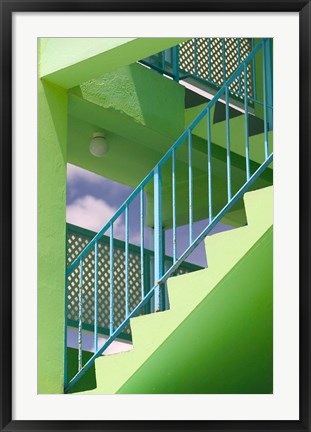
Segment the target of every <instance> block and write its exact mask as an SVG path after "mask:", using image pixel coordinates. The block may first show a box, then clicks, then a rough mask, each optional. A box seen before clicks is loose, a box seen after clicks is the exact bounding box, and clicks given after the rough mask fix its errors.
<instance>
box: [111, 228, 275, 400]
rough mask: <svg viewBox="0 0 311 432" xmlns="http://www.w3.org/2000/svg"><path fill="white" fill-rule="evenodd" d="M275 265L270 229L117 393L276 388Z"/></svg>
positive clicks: (242, 391) (229, 391)
mask: <svg viewBox="0 0 311 432" xmlns="http://www.w3.org/2000/svg"><path fill="white" fill-rule="evenodd" d="M272 267H273V256H272V229H270V230H269V231H268V232H267V233H266V234H265V235H264V236H263V237H262V238H261V239H260V240H259V242H257V243H256V245H255V246H254V247H253V248H252V249H251V250H250V251H249V252H248V254H247V255H246V256H245V259H244V260H243V262H242V263H241V264H240V265H239V266H237V267H235V268H234V269H233V270H232V271H231V272H230V273H229V274H228V275H227V276H226V277H225V278H224V279H223V280H222V281H221V283H220V284H219V285H218V286H217V287H216V288H215V289H214V290H213V291H212V292H211V293H210V294H209V295H208V296H207V297H206V298H205V300H204V301H203V302H202V303H200V305H199V306H198V307H197V308H196V309H195V310H194V311H193V312H192V314H191V315H190V316H189V317H188V318H187V319H186V320H185V321H184V322H183V323H182V324H181V325H180V326H179V327H178V328H177V330H176V331H175V332H174V333H173V334H172V335H171V336H170V337H169V338H168V339H166V341H165V342H164V343H163V344H162V345H161V346H160V347H159V349H158V350H157V351H156V352H155V353H154V354H153V355H152V356H151V357H150V358H149V359H148V360H147V361H146V362H145V363H144V364H143V365H142V366H141V368H140V369H138V371H137V372H136V373H135V374H134V375H133V376H132V377H131V378H130V379H129V380H128V381H127V382H126V383H125V384H124V385H123V386H122V387H121V388H120V389H119V390H118V393H123V394H127V393H143V394H144V393H147V394H149V393H160V394H161V393H217V394H222V393H254V394H258V393H272V391H273V373H272V372H273V370H272V368H273V356H272V353H273V341H272V335H273V332H272V283H273V271H272ZM189 289H191V287H190V286H189Z"/></svg>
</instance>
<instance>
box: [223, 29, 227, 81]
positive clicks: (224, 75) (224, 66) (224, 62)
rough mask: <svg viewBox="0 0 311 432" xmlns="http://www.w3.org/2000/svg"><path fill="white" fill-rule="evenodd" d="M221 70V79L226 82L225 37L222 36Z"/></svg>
mask: <svg viewBox="0 0 311 432" xmlns="http://www.w3.org/2000/svg"><path fill="white" fill-rule="evenodd" d="M222 72H223V79H224V82H223V83H225V82H226V79H227V73H226V39H225V38H222Z"/></svg>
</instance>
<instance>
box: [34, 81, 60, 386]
mask: <svg viewBox="0 0 311 432" xmlns="http://www.w3.org/2000/svg"><path fill="white" fill-rule="evenodd" d="M66 140H67V91H66V90H64V89H62V88H60V87H58V86H55V85H53V84H49V83H46V82H44V81H41V80H40V79H39V80H38V393H63V380H64V331H65V320H64V319H65V313H64V312H65V302H64V301H65V295H64V292H65V291H64V290H65V261H66V151H67V149H66Z"/></svg>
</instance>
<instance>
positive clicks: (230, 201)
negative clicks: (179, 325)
mask: <svg viewBox="0 0 311 432" xmlns="http://www.w3.org/2000/svg"><path fill="white" fill-rule="evenodd" d="M268 41H269V39H263V40H262V41H261V42H260V43H259V44H258V45H256V47H255V48H254V49H253V51H252V52H251V53H250V54H249V55H248V56H247V58H246V59H245V60H244V61H243V62H242V63H241V64H240V65H239V67H238V68H237V69H236V71H235V72H234V73H233V74H232V75H231V77H230V78H229V79H228V80H227V81H226V83H225V85H224V86H223V87H222V88H221V89H220V90H219V91H218V92H217V93H216V95H215V96H214V97H213V98H212V100H211V101H210V102H209V103H208V104H207V105H206V106H205V107H204V108H203V109H202V111H201V112H200V113H199V114H198V115H197V116H196V118H195V119H194V120H193V121H192V122H191V123H190V125H189V126H188V127H187V129H186V130H185V131H184V132H183V133H182V134H181V136H180V137H179V138H178V139H177V140H176V142H175V143H174V144H173V145H172V147H171V148H170V149H169V150H168V151H167V152H166V153H165V154H164V156H163V157H162V158H161V160H160V161H159V162H158V163H157V164H156V166H155V167H154V168H153V170H152V171H150V172H149V174H148V175H147V176H146V177H145V178H144V179H143V181H142V182H141V183H140V184H139V185H138V186H137V188H136V189H135V190H134V191H133V192H132V194H131V195H130V196H129V197H128V199H127V200H126V201H125V202H124V203H123V204H122V205H121V206H120V208H119V209H118V210H117V212H116V213H115V214H114V215H113V216H112V218H111V219H110V220H109V221H108V222H107V223H106V224H105V225H104V227H103V228H102V229H101V230H100V231H99V232H98V233H97V234H96V235H95V236H94V237H93V239H92V240H91V241H90V242H89V244H88V245H87V246H86V247H85V248H84V249H83V250H82V251H81V253H80V254H79V256H78V257H77V258H76V259H75V260H74V261H73V262H72V264H71V265H70V266H69V267H68V269H67V272H66V275H67V278H69V277H70V275H71V273H72V272H73V271H74V270H75V269H76V268H77V267H78V266H79V276H78V278H79V353H78V355H79V370H78V372H77V373H76V374H75V376H74V377H73V378H72V379H71V380H70V382H69V383H67V382H66V381H67V380H66V378H65V391H66V392H67V391H69V390H70V389H71V388H72V387H73V386H74V384H75V383H76V382H77V381H79V379H80V378H81V377H82V376H83V375H84V373H85V372H86V371H87V370H88V369H89V368H90V367H91V366H92V364H93V363H94V361H95V359H96V358H97V357H99V356H100V355H101V354H102V353H103V352H104V351H105V350H106V349H107V348H108V346H109V345H110V344H111V343H112V342H113V341H114V340H115V339H116V338H117V337H118V335H120V333H121V332H122V330H123V329H124V328H125V327H126V326H127V325H128V324H129V322H130V319H131V318H133V317H134V316H136V315H137V314H138V313H139V311H140V310H141V309H142V308H143V307H144V306H145V305H146V304H147V303H148V302H149V301H150V300H151V299H152V298H154V302H155V306H154V307H155V310H157V309H159V310H161V286H163V284H165V283H166V281H167V279H168V278H169V277H170V276H171V275H172V274H173V273H174V272H175V271H176V269H177V268H178V267H179V266H180V264H181V263H182V262H183V261H184V260H185V259H186V258H187V257H188V256H189V255H190V254H191V252H192V251H193V250H194V249H195V248H196V247H197V245H198V244H199V243H200V242H201V241H202V240H203V238H204V237H205V236H206V235H207V234H208V233H209V232H210V231H211V230H212V229H213V228H214V227H215V226H216V225H217V223H218V222H219V221H220V220H221V219H222V218H223V217H224V216H225V215H226V214H227V212H228V211H229V210H230V209H231V208H232V207H233V206H234V204H236V203H237V201H238V200H239V199H240V198H241V197H242V196H243V194H244V193H245V192H246V191H247V190H248V189H249V188H250V187H251V186H252V185H253V184H254V182H255V181H256V180H257V179H258V178H259V177H260V175H261V174H262V173H263V172H264V171H265V170H266V168H267V167H268V166H269V165H270V164H271V163H272V160H273V153H270V154H269V150H268V138H269V137H268V115H267V112H268V109H270V110H271V109H272V106H271V105H270V106H269V105H268V101H267V97H266V93H265V89H266V87H267V86H266V84H267V83H266V81H267V80H268V79H269V76H268V77H267V73H266V60H265V61H264V62H263V65H264V66H263V80H264V94H263V108H264V153H265V159H264V161H263V162H262V164H260V166H259V167H258V168H257V170H256V171H255V172H254V173H252V174H251V172H250V157H249V136H248V130H249V129H248V121H249V120H248V116H249V115H248V97H247V95H248V93H247V80H246V79H245V80H244V103H245V114H244V116H245V159H246V181H245V183H244V184H243V186H242V187H240V189H239V190H238V191H237V192H236V193H234V194H232V179H231V152H230V126H229V120H230V119H229V90H228V89H229V86H230V85H231V84H232V83H233V82H234V81H235V79H236V78H237V77H239V76H240V75H241V74H242V73H244V76H246V71H247V65H248V64H249V63H250V62H252V61H253V59H254V58H255V56H256V54H258V53H259V52H260V51H262V55H263V58H265V54H266V52H267V48H266V44H267V43H268ZM222 98H223V99H224V102H225V105H226V122H225V127H226V165H227V203H226V204H225V205H224V206H223V208H222V209H221V210H220V211H218V213H217V214H216V216H213V199H212V190H213V187H212V186H213V185H212V159H211V122H210V117H211V116H210V113H211V109H212V108H213V107H214V106H215V104H216V103H217V102H218V101H219V100H221V99H222ZM204 118H206V120H207V150H208V153H207V157H208V196H209V201H208V204H209V205H208V207H209V221H208V223H207V225H206V227H205V228H204V229H203V230H202V231H201V233H200V234H199V235H198V236H197V237H196V238H193V229H192V228H193V227H192V225H193V213H192V212H193V204H192V197H193V190H192V189H193V184H192V178H193V171H192V132H193V129H194V128H195V127H196V126H197V125H198V124H199V123H200V122H201V121H202V120H203V119H204ZM185 141H187V142H188V173H189V246H188V247H187V248H186V250H185V251H184V252H183V253H182V254H181V255H180V256H179V257H178V258H177V256H176V248H175V247H174V253H173V256H174V259H173V263H172V265H171V266H170V268H169V269H167V270H166V271H163V265H162V255H163V244H162V233H161V229H162V220H161V215H162V212H161V204H162V167H163V165H164V164H165V162H167V161H168V160H169V159H170V158H171V160H172V196H173V203H172V204H173V244H174V246H176V208H175V205H176V202H175V196H176V194H175V192H176V190H175V189H176V179H175V165H176V164H175V162H176V151H177V149H178V148H179V147H180V146H181V145H182V143H184V142H185ZM151 180H153V181H154V225H155V226H154V240H155V251H154V261H155V264H154V286H153V287H152V289H151V290H150V291H149V292H148V293H146V294H145V295H144V289H143V288H144V287H143V282H142V296H141V301H140V302H139V304H138V305H136V306H135V308H134V309H133V310H132V311H130V310H129V304H128V297H129V292H128V283H127V281H126V284H125V299H126V316H125V319H124V321H123V322H122V323H121V324H120V325H119V326H118V328H116V329H115V328H114V280H113V270H114V259H113V241H114V239H113V224H114V222H115V221H116V220H117V219H118V218H119V217H120V216H121V215H122V214H123V213H125V217H126V234H125V238H126V241H125V255H126V262H125V275H126V276H127V271H128V253H127V252H126V251H127V250H128V211H129V205H130V204H131V203H132V202H133V201H134V199H135V198H136V197H138V196H140V218H141V247H142V246H143V244H144V240H143V236H144V234H143V227H144V208H145V207H144V188H145V187H146V186H147V184H148V183H149V182H150V181H151ZM108 230H110V336H109V338H108V339H107V341H106V342H105V343H104V345H103V346H102V347H101V348H99V349H98V344H97V337H98V332H97V331H95V340H94V345H95V348H97V349H95V353H94V354H93V355H92V357H91V358H90V359H89V360H88V361H87V362H86V363H85V364H84V365H82V343H81V342H82V286H83V260H84V258H85V257H86V256H87V255H88V253H89V252H90V251H91V250H92V248H94V254H95V270H94V272H95V277H94V305H95V307H94V309H96V305H97V295H98V293H97V283H98V281H97V271H98V262H97V259H96V257H97V253H98V242H99V241H100V239H101V237H102V236H103V235H104V234H105V232H107V231H108ZM141 250H142V249H141ZM143 267H144V261H143V252H142V253H141V274H142V281H143V272H144V268H143ZM94 312H95V314H94V328H96V329H97V327H98V322H97V319H98V315H97V310H94Z"/></svg>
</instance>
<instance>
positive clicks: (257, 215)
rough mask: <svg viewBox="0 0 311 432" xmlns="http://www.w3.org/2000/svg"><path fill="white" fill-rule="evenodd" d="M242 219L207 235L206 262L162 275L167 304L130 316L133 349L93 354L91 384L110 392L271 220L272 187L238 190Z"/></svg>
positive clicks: (177, 322) (224, 274)
mask: <svg viewBox="0 0 311 432" xmlns="http://www.w3.org/2000/svg"><path fill="white" fill-rule="evenodd" d="M244 203H245V211H246V215H247V220H248V225H247V226H245V227H242V228H237V229H234V230H231V231H226V232H222V233H218V234H215V235H212V236H208V237H206V239H205V248H206V251H207V254H208V265H209V267H208V268H206V269H203V270H199V271H196V272H193V273H188V274H185V275H181V276H177V277H172V278H170V279H169V280H168V293H169V299H170V310H168V311H165V312H160V313H154V314H150V315H144V316H139V317H136V318H133V319H131V321H130V325H131V329H132V337H133V345H134V349H133V350H132V351H128V352H125V353H121V354H116V355H110V356H102V357H99V358H98V359H96V361H95V368H96V381H97V388H96V389H94V390H90V391H86V392H81V393H82V394H115V393H117V392H118V390H119V389H120V388H121V387H122V386H123V385H124V384H125V383H126V382H127V381H128V380H129V379H130V377H131V376H132V375H133V374H134V373H135V372H136V371H137V370H138V369H139V368H140V367H141V366H142V365H143V364H144V362H145V361H146V360H147V359H148V358H149V357H150V356H151V355H152V354H153V353H154V352H155V351H156V350H157V349H158V348H159V347H160V346H161V345H162V344H163V343H164V341H165V340H166V339H167V338H168V337H169V336H170V335H171V334H172V332H173V331H174V330H176V329H177V328H178V326H180V325H181V324H182V322H183V321H184V320H185V319H186V318H187V317H188V316H189V315H190V314H191V313H192V312H193V310H194V309H195V308H196V307H197V306H198V305H199V304H200V303H201V302H202V301H203V300H204V298H205V297H206V296H207V295H208V294H209V293H210V292H211V291H212V290H213V289H214V288H215V287H216V286H218V285H219V283H220V282H221V281H222V279H223V278H224V277H226V275H228V273H229V272H230V271H231V270H233V269H234V268H235V267H236V266H237V264H238V263H239V262H240V261H241V260H242V259H243V257H244V256H245V254H246V253H247V252H248V251H249V250H250V249H251V248H252V247H253V246H254V245H255V244H256V243H257V242H258V240H259V239H260V238H261V237H262V236H263V235H264V234H265V233H266V232H267V231H268V230H269V229H270V228H271V226H272V225H273V187H269V188H265V189H260V190H256V191H253V192H249V193H246V194H245V196H244Z"/></svg>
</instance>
